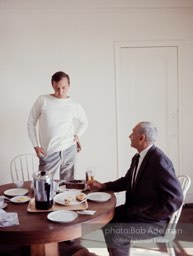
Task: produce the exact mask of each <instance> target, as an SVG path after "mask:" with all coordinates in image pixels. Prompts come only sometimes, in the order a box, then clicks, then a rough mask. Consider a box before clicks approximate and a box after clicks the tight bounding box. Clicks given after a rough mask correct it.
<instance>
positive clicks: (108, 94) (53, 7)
mask: <svg viewBox="0 0 193 256" xmlns="http://www.w3.org/2000/svg"><path fill="white" fill-rule="evenodd" d="M192 28H193V1H188V0H187V1H186V0H184V1H180V0H173V1H172V0H167V1H163V0H160V1H150V0H149V1H148V0H146V1H129V0H122V1H116V0H103V1H102V0H95V1H89V0H78V1H75V0H71V1H68V0H63V1H62V0H60V1H51V0H44V1H39V0H34V1H26V0H17V1H14V0H12V1H11V0H10V1H3V0H0V88H1V94H0V116H1V126H0V140H1V144H0V155H1V158H0V184H2V183H4V182H9V181H10V175H9V163H10V160H11V159H12V158H13V157H14V156H15V155H17V154H19V153H24V152H30V153H31V152H33V148H32V145H31V143H30V141H29V139H28V136H27V130H26V122H27V118H28V114H29V111H30V109H31V106H32V104H33V102H34V101H35V99H36V98H37V97H38V96H39V95H40V94H46V93H50V92H52V90H51V85H50V77H51V75H52V74H53V73H54V72H56V71H58V70H63V71H65V72H67V73H69V75H70V76H71V91H70V95H71V96H72V97H73V98H75V99H77V100H78V101H79V102H80V103H81V104H82V105H83V106H84V108H85V109H86V112H87V115H88V117H89V120H90V124H89V128H88V130H87V132H86V133H85V135H83V137H82V138H81V141H82V144H83V150H82V152H81V153H80V154H79V159H78V174H77V176H78V177H80V178H81V177H84V170H85V168H86V167H87V166H90V165H92V166H95V167H96V171H97V175H96V177H97V178H98V179H99V180H102V181H105V180H109V179H114V178H116V176H117V170H116V166H117V151H116V123H115V121H116V116H115V110H116V104H115V67H114V61H115V58H114V57H115V56H114V48H115V42H119V41H144V40H148V41H149V40H151V41H153V40H155V41H160V40H161V41H164V40H166V41H172V40H175V41H176V40H177V41H180V42H181V43H182V51H181V53H180V56H179V57H180V67H179V93H180V102H179V103H180V104H179V106H180V109H179V111H180V120H181V122H180V124H179V127H180V141H181V147H182V154H181V162H182V169H183V170H182V171H183V172H185V173H189V175H190V176H191V177H192V179H193V174H192V166H193V160H192V158H190V156H191V155H192V153H193V149H192V142H193V115H192V108H193V101H192V99H193V96H192V95H193V83H192V81H193V72H192V70H193V30H192ZM131 128H132V127H128V133H129V132H130V130H131ZM158 129H159V127H158ZM125 139H126V140H127V139H128V138H125ZM128 146H129V142H128ZM129 163H130V159H128V165H129Z"/></svg>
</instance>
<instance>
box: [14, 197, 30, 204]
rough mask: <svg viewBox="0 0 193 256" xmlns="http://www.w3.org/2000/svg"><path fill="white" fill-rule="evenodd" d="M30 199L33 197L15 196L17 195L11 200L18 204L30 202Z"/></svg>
mask: <svg viewBox="0 0 193 256" xmlns="http://www.w3.org/2000/svg"><path fill="white" fill-rule="evenodd" d="M30 199H31V197H29V196H15V197H12V198H11V199H10V201H11V202H12V203H16V204H23V203H26V202H28V201H29V200H30Z"/></svg>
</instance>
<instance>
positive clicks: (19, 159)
mask: <svg viewBox="0 0 193 256" xmlns="http://www.w3.org/2000/svg"><path fill="white" fill-rule="evenodd" d="M38 167H39V159H38V157H37V156H36V155H33V154H21V155H17V156H16V157H14V158H13V159H12V161H11V163H10V174H11V179H12V182H14V181H15V180H22V181H30V180H32V177H33V173H34V172H37V171H38V169H39V168H38Z"/></svg>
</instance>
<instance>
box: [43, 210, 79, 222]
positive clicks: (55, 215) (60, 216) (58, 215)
mask: <svg viewBox="0 0 193 256" xmlns="http://www.w3.org/2000/svg"><path fill="white" fill-rule="evenodd" d="M77 217H78V214H77V213H76V212H73V211H66V210H61V211H54V212H51V213H49V214H48V215H47V218H48V219H49V220H51V221H54V222H60V223H67V222H71V221H73V220H75V219H76V218H77Z"/></svg>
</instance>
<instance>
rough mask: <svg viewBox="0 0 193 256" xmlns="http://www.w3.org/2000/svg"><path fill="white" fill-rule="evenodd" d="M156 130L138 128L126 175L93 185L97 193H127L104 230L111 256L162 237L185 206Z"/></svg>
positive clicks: (144, 125)
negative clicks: (133, 242) (139, 242)
mask: <svg viewBox="0 0 193 256" xmlns="http://www.w3.org/2000/svg"><path fill="white" fill-rule="evenodd" d="M156 137H157V129H156V127H155V126H154V125H153V124H152V123H150V122H140V123H139V124H137V125H136V126H135V127H134V128H133V130H132V133H131V135H130V136H129V138H130V140H131V147H133V148H136V149H137V154H135V155H134V157H133V158H132V161H131V165H130V168H129V170H128V171H127V173H126V175H125V176H124V177H122V178H119V179H117V180H115V181H111V182H107V183H100V182H98V181H94V183H93V188H92V189H95V190H102V191H105V190H112V191H114V192H120V191H126V200H125V203H124V204H123V205H120V206H118V207H116V208H115V214H114V217H113V219H112V220H111V222H110V223H109V224H108V225H106V226H105V227H104V228H103V233H104V236H105V240H106V244H107V247H108V251H109V255H110V256H128V255H129V248H130V240H131V239H132V240H133V239H137V240H140V239H146V238H151V237H156V236H160V235H162V234H163V232H164V230H165V228H166V225H167V222H168V220H169V217H170V215H171V214H172V213H173V212H175V211H176V210H178V209H179V208H180V206H181V204H182V202H183V193H182V190H181V186H180V183H179V181H178V179H177V177H176V175H175V171H174V167H173V164H172V162H171V160H170V159H169V158H168V157H167V156H166V155H165V154H164V153H163V152H162V151H161V150H160V149H159V148H157V147H156V146H155V145H154V143H155V141H156Z"/></svg>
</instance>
